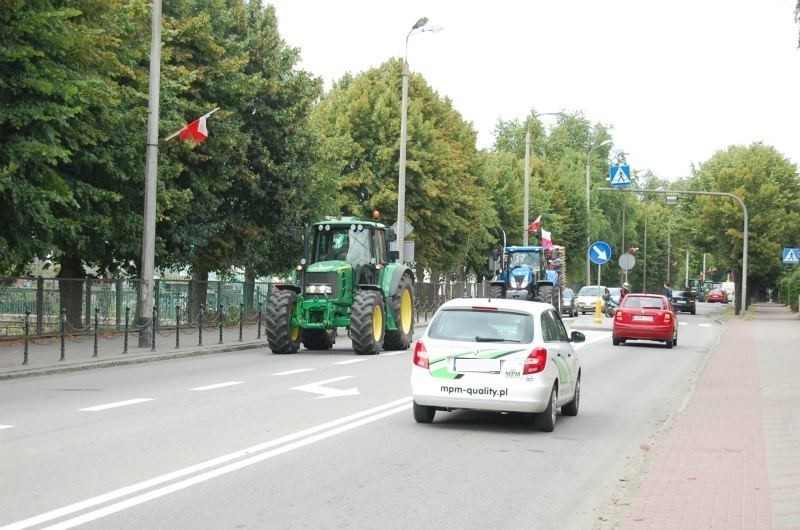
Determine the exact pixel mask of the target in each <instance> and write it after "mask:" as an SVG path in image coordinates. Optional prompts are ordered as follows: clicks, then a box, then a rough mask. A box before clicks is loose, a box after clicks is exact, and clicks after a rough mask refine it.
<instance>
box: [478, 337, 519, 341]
mask: <svg viewBox="0 0 800 530" xmlns="http://www.w3.org/2000/svg"><path fill="white" fill-rule="evenodd" d="M475 342H520V341H518V340H514V339H501V338H499V337H475Z"/></svg>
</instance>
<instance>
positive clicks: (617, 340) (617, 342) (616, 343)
mask: <svg viewBox="0 0 800 530" xmlns="http://www.w3.org/2000/svg"><path fill="white" fill-rule="evenodd" d="M611 344H613V345H614V346H619V339H618V338H617V337H611Z"/></svg>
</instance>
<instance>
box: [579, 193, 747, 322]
mask: <svg viewBox="0 0 800 530" xmlns="http://www.w3.org/2000/svg"><path fill="white" fill-rule="evenodd" d="M595 190H597V191H617V192H619V191H621V192H627V193H660V194H662V195H711V196H713V197H730V198H732V199H735V200H736V202H738V203H739V206H741V207H742V212H744V238H743V241H742V293H741V294H742V299H741V302H740V303H739V307H738V308H737V310H736V314H737V315H739V314H744V312H745V310H746V309H747V239H748V231H749V219H748V217H747V206H745V204H744V201H743V200H742V199H741V197H738V196H737V195H734V194H733V193H725V192H722V191H678V190H642V189H627V188H595ZM667 265H668V266H671V265H672V264H671V263H668V264H667Z"/></svg>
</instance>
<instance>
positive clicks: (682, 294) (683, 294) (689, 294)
mask: <svg viewBox="0 0 800 530" xmlns="http://www.w3.org/2000/svg"><path fill="white" fill-rule="evenodd" d="M672 297H673V298H694V295H693V294H692V291H678V292H677V293H674V294H673V295H672Z"/></svg>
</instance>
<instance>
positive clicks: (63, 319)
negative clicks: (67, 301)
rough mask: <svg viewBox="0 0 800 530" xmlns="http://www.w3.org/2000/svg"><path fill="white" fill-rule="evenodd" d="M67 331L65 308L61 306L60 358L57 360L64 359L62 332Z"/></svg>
mask: <svg viewBox="0 0 800 530" xmlns="http://www.w3.org/2000/svg"><path fill="white" fill-rule="evenodd" d="M66 332H67V309H66V308H64V307H62V308H61V358H60V359H59V361H63V360H64V334H65V333H66Z"/></svg>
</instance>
